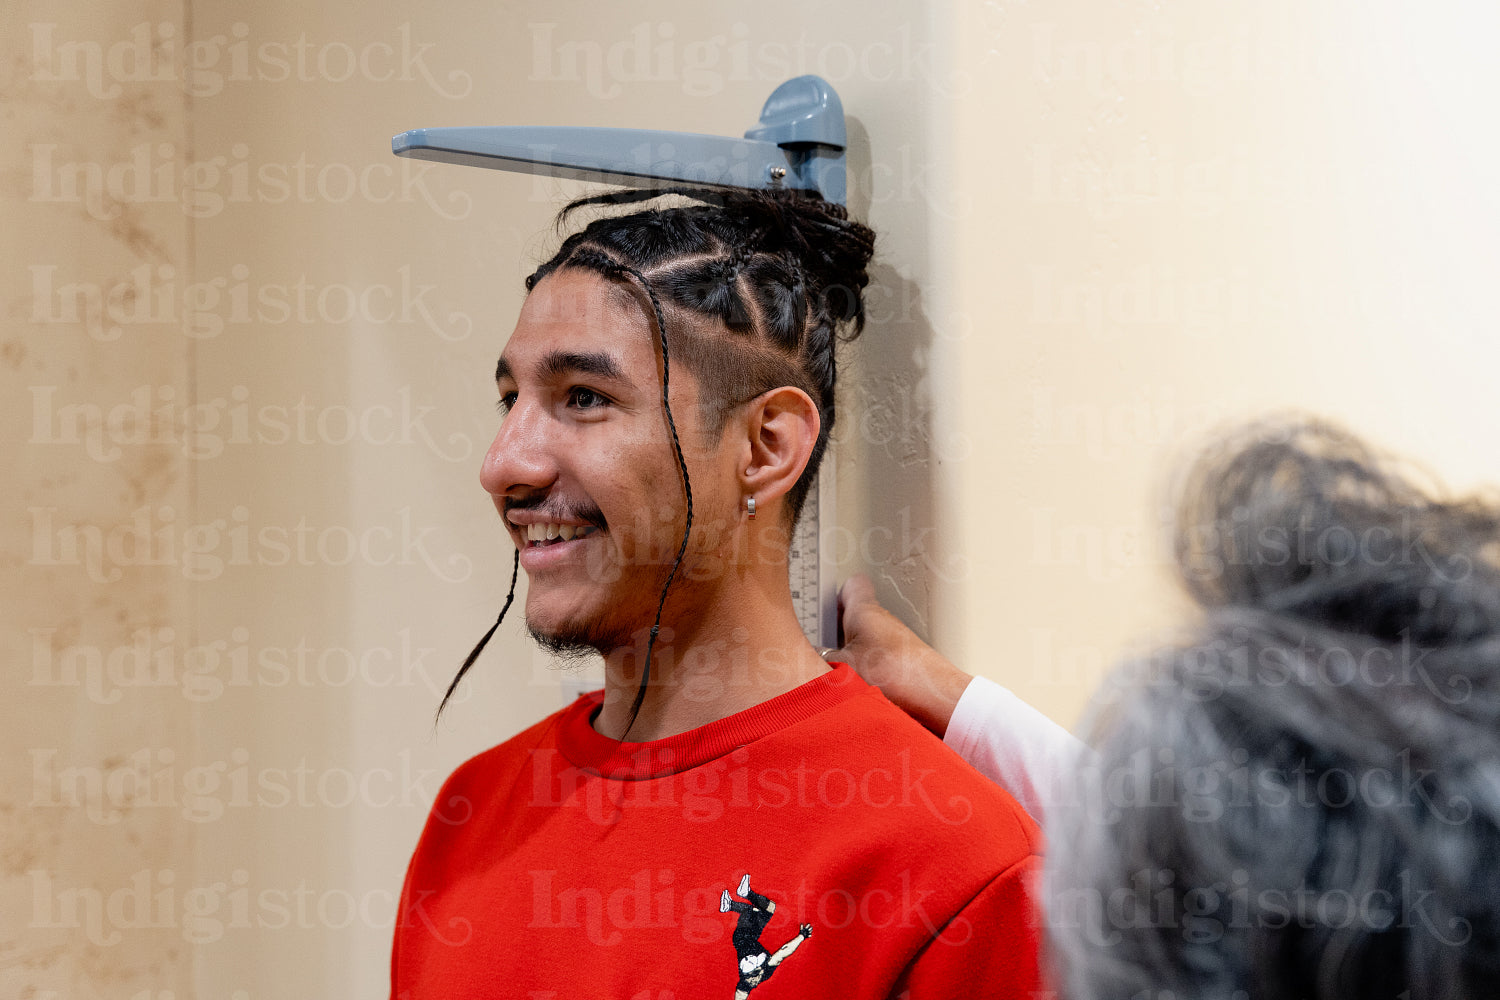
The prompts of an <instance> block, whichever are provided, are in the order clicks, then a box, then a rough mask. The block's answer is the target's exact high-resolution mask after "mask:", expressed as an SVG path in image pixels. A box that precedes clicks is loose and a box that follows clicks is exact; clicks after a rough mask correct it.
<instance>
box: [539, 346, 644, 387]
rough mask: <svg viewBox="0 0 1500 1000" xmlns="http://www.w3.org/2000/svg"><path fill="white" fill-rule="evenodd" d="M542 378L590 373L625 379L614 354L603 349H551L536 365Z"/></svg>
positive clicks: (599, 376)
mask: <svg viewBox="0 0 1500 1000" xmlns="http://www.w3.org/2000/svg"><path fill="white" fill-rule="evenodd" d="M536 370H537V374H538V375H540V376H541V377H542V378H559V377H561V376H564V375H592V376H594V377H595V378H607V379H614V380H616V381H624V380H625V372H624V371H623V370H622V369H621V368H620V363H619V362H618V361H616V360H615V358H614V355H612V354H606V353H605V352H603V351H589V352H586V353H583V352H578V351H552V352H550V353H549V354H547V356H546V357H544V358H542V360H541V361H540V362H539V363H538V364H537V366H536Z"/></svg>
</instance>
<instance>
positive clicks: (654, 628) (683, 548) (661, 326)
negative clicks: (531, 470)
mask: <svg viewBox="0 0 1500 1000" xmlns="http://www.w3.org/2000/svg"><path fill="white" fill-rule="evenodd" d="M570 262H571V263H577V264H582V265H583V266H585V267H590V268H593V269H595V270H598V271H601V272H603V273H604V274H606V275H625V274H628V275H630V276H631V277H632V278H634V279H635V280H636V281H637V282H639V283H640V286H641V288H642V289H643V290H644V291H645V293H646V297H647V298H648V299H650V300H651V311H652V312H653V313H655V314H656V330H657V334H658V335H659V337H660V340H661V405H662V409H663V410H664V411H665V412H666V415H667V430H668V431H670V432H671V434H672V452H673V454H674V455H675V456H676V458H677V470H678V472H680V473H681V474H682V492H683V494H684V495H685V496H686V498H687V521H686V523H684V524H683V527H682V541H681V542H679V543H678V545H677V558H675V559H673V560H672V569H671V570H670V571H669V572H668V573H667V581H666V583H664V584H662V588H661V597H660V598H659V599H658V600H657V602H656V620H655V621H654V622H652V624H651V635H650V637H649V638H648V639H647V640H646V663H645V666H644V667H642V668H641V683H640V686H639V687H638V688H637V689H636V692H635V701H634V702H632V703H631V706H630V721H629V722H627V723H626V724H625V732H623V733H621V734H620V742H622V743H623V742H625V737H626V736H629V735H630V729H631V727H632V726H634V725H635V720H636V717H637V716H639V715H640V712H641V705H642V704H643V703H644V702H645V701H646V689H647V687H648V686H649V685H650V683H651V654H652V652H653V651H654V650H655V648H656V636H657V633H658V632H659V631H661V616H662V610H663V609H664V608H665V607H666V605H667V591H668V590H670V589H671V587H672V581H673V580H674V579H676V577H677V569H678V567H679V566H681V565H682V557H683V556H684V555H686V554H687V546H688V536H689V535H690V534H691V533H692V530H693V483H692V480H691V479H690V478H689V477H688V469H687V459H686V458H685V457H684V456H683V452H682V440H681V438H679V437H678V436H677V421H676V420H675V419H674V418H673V416H672V401H671V398H670V395H669V391H670V389H671V385H672V363H671V354H670V352H669V350H668V348H667V316H666V313H665V312H664V311H663V310H662V307H661V301H660V300H659V299H658V298H657V297H656V289H655V288H653V287H652V286H651V282H650V281H648V280H647V278H646V276H645V275H644V274H642V273H641V272H640V271H639V270H637V269H636V268H634V267H631V266H630V265H628V264H622V263H620V262H619V261H616V260H615V259H613V258H612V257H610V256H609V255H607V254H604V253H600V252H598V251H596V250H594V249H592V248H590V247H582V248H580V249H579V250H578V252H577V253H576V254H574V255H573V257H572V260H571V261H570Z"/></svg>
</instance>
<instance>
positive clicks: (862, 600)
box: [839, 573, 875, 612]
mask: <svg viewBox="0 0 1500 1000" xmlns="http://www.w3.org/2000/svg"><path fill="white" fill-rule="evenodd" d="M874 600H875V584H874V582H873V581H871V579H870V578H869V577H868V576H865V575H864V574H863V573H855V574H854V575H853V576H851V577H850V578H849V579H847V580H845V581H844V585H843V586H842V587H840V588H839V611H840V612H843V611H844V610H845V609H846V608H851V607H855V606H858V605H861V604H869V603H871V602H873V601H874Z"/></svg>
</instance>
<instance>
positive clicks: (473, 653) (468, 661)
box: [432, 549, 521, 726]
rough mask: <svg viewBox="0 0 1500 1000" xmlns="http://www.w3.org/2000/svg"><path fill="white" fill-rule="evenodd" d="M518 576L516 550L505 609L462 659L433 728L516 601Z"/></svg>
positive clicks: (517, 552)
mask: <svg viewBox="0 0 1500 1000" xmlns="http://www.w3.org/2000/svg"><path fill="white" fill-rule="evenodd" d="M520 574H521V550H520V549H516V555H515V558H514V559H513V560H512V561H511V564H510V592H509V593H508V594H506V595H505V607H503V608H501V609H500V617H499V618H496V619H495V624H493V625H491V626H490V630H489V631H488V632H486V633H485V634H484V636H483V637H482V638H480V640H479V642H478V643H477V644H476V645H475V646H474V648H473V649H471V650H469V655H468V656H466V657H464V665H463V666H461V667H459V668H458V673H456V674H454V675H453V681H452V683H450V684H449V685H448V690H447V692H446V693H445V694H444V695H443V700H442V701H440V702H438V707H437V712H436V713H434V714H433V717H432V724H433V725H434V726H436V725H437V721H438V719H439V718H441V717H442V715H443V709H444V708H445V707H446V706H447V704H448V699H449V698H452V697H453V692H454V691H456V690H458V682H459V681H461V680H463V679H464V674H466V673H468V672H469V668H470V667H472V666H473V665H474V661H475V660H477V659H479V654H480V653H482V652H484V647H485V646H486V645H488V644H489V641H490V637H491V636H492V635H494V634H495V630H496V629H497V628H499V627H500V623H501V622H503V621H505V613H506V612H507V611H509V610H510V605H511V602H512V601H514V600H515V599H516V580H517V578H518V577H519V576H520Z"/></svg>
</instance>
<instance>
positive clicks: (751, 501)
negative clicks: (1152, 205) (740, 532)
mask: <svg viewBox="0 0 1500 1000" xmlns="http://www.w3.org/2000/svg"><path fill="white" fill-rule="evenodd" d="M745 513H747V514H749V515H750V520H752V521H753V520H755V498H754V497H746V498H745Z"/></svg>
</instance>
